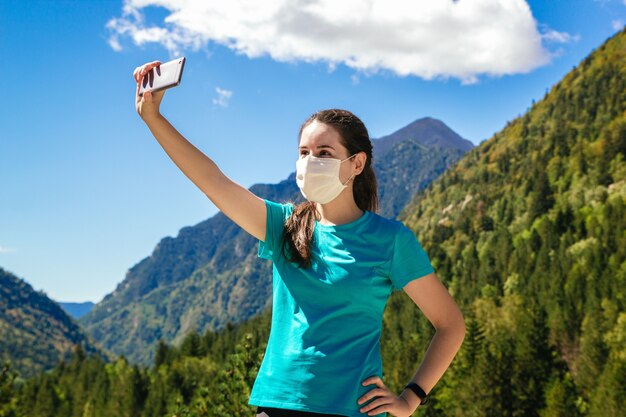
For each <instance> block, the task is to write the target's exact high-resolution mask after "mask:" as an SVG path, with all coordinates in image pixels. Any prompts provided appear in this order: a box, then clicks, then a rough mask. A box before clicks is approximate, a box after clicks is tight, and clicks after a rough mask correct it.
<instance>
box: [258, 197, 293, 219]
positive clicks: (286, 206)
mask: <svg viewBox="0 0 626 417" xmlns="http://www.w3.org/2000/svg"><path fill="white" fill-rule="evenodd" d="M263 201H265V205H266V207H267V208H268V209H269V210H271V211H274V212H280V213H282V216H283V218H287V217H289V216H290V215H291V213H292V212H293V209H294V204H293V203H292V202H291V201H287V202H280V201H275V200H270V199H268V198H263Z"/></svg>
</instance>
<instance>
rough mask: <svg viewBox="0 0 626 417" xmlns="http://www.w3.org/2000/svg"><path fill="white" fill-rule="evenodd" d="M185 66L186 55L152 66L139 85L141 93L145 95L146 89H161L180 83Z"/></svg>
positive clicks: (153, 90)
mask: <svg viewBox="0 0 626 417" xmlns="http://www.w3.org/2000/svg"><path fill="white" fill-rule="evenodd" d="M184 66H185V57H181V58H177V59H174V60H172V61H168V62H165V63H162V64H161V65H159V66H158V67H154V68H152V69H151V70H150V71H149V72H148V73H147V74H146V75H144V76H143V78H142V80H141V84H140V85H139V95H140V96H143V93H145V92H146V91H152V92H155V91H159V90H164V89H166V88H170V87H176V86H177V85H178V84H180V80H181V78H182V76H183V68H184Z"/></svg>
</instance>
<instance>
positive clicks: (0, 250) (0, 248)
mask: <svg viewBox="0 0 626 417" xmlns="http://www.w3.org/2000/svg"><path fill="white" fill-rule="evenodd" d="M9 252H15V249H13V248H7V247H6V246H0V253H9Z"/></svg>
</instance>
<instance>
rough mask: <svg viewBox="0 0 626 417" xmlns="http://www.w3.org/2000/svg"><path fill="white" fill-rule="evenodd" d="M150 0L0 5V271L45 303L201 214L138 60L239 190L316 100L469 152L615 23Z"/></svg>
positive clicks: (513, 14) (535, 5)
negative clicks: (144, 98)
mask: <svg viewBox="0 0 626 417" xmlns="http://www.w3.org/2000/svg"><path fill="white" fill-rule="evenodd" d="M154 3H157V2H155V1H150V0H145V1H142V2H137V3H136V4H135V3H133V2H130V3H124V2H122V1H103V0H98V1H87V0H84V1H61V0H57V1H31V0H28V1H24V0H17V1H13V0H0V53H1V56H2V57H4V58H3V61H2V65H0V68H1V69H0V91H2V95H3V97H2V100H0V201H1V203H0V266H1V267H3V268H5V269H7V270H9V271H11V272H13V273H14V274H16V275H17V276H19V277H22V278H24V279H25V280H26V281H27V282H29V283H30V284H31V285H33V287H34V288H35V289H37V290H43V291H44V292H45V293H46V294H48V296H50V297H51V298H53V299H55V300H57V301H88V300H89V301H93V302H97V301H100V300H101V299H102V298H103V297H104V296H105V295H106V294H107V293H109V292H111V291H113V290H114V289H115V287H116V285H117V284H118V283H119V282H120V281H122V280H123V279H124V276H125V274H126V272H127V270H128V269H129V268H130V267H132V266H133V265H134V264H135V263H137V262H139V261H140V260H141V259H143V258H144V257H146V256H149V255H150V254H151V252H152V250H153V248H154V247H155V245H156V244H157V243H158V241H159V240H160V239H161V238H163V237H165V236H176V235H177V234H178V231H179V230H180V229H181V228H182V227H185V226H190V225H194V224H197V223H199V222H201V221H203V220H205V219H207V218H209V217H211V216H213V215H214V214H215V213H216V212H217V209H216V207H215V206H214V205H213V204H212V203H211V202H210V201H209V200H208V199H207V198H206V197H205V196H204V194H202V192H201V191H200V190H199V189H197V188H196V187H195V185H193V183H191V182H190V181H189V180H188V179H187V178H186V177H185V176H184V174H183V173H182V172H181V171H180V170H179V169H178V168H177V167H176V166H175V165H174V164H173V163H172V161H171V160H170V159H169V158H168V156H167V155H166V154H165V152H164V151H163V150H162V148H161V147H160V146H159V145H158V143H157V142H156V140H155V139H154V138H153V137H152V135H151V134H150V132H149V130H148V128H147V127H146V126H145V125H144V124H143V122H142V121H141V119H140V118H139V117H138V116H137V114H136V112H135V107H134V105H135V103H134V93H135V84H134V81H133V79H132V72H133V70H134V69H135V67H137V66H139V65H141V64H143V63H145V62H148V61H152V60H160V61H162V62H165V61H166V60H168V59H170V58H174V57H176V56H177V55H178V54H180V55H184V56H186V57H187V65H186V68H185V73H184V76H183V81H182V83H181V85H180V86H179V87H177V88H175V89H172V90H169V91H168V92H166V94H165V96H164V100H163V103H162V105H161V111H162V113H163V115H164V116H165V117H166V118H168V120H170V122H171V123H172V124H173V125H174V126H175V127H176V128H177V129H178V130H179V131H180V132H181V133H182V134H183V135H184V136H185V137H187V139H189V140H190V141H191V142H192V143H194V144H195V145H196V146H197V147H198V148H199V149H201V150H202V151H203V152H205V153H206V154H207V155H208V156H209V157H211V158H212V159H213V160H214V161H215V162H216V163H217V164H218V165H219V166H220V168H221V169H222V171H224V172H225V173H226V175H228V176H229V177H230V178H232V179H233V180H234V181H236V182H238V183H240V184H242V185H244V186H246V187H249V186H251V185H253V184H255V183H276V182H278V181H281V180H283V179H284V178H286V177H287V176H288V175H289V173H290V172H292V171H294V170H295V160H296V158H297V149H296V147H297V138H296V135H297V131H298V128H299V125H300V123H301V122H302V121H303V120H304V119H306V117H308V115H309V114H311V113H312V112H314V111H315V110H318V109H321V108H328V107H343V108H347V109H350V110H351V111H353V112H354V113H356V114H357V115H359V116H360V117H361V118H362V119H363V120H364V122H365V123H366V125H367V126H368V128H369V131H370V135H371V136H372V137H374V138H376V137H380V136H384V135H386V134H389V133H392V132H393V131H394V130H397V129H399V128H401V127H403V126H405V125H406V124H408V123H410V122H412V121H414V120H416V119H419V118H422V117H427V116H429V117H434V118H437V119H440V120H442V121H443V122H444V123H446V124H447V125H448V126H450V128H452V129H453V130H455V131H456V132H457V133H459V134H460V135H461V136H463V137H464V138H467V139H469V140H471V141H472V142H473V143H474V144H479V143H480V142H481V141H483V140H485V139H488V138H489V137H491V135H492V134H493V133H495V132H497V131H499V130H500V129H502V128H503V127H504V126H505V124H506V122H507V121H508V120H512V119H513V118H515V117H517V116H518V115H520V114H523V113H524V112H525V111H526V109H527V108H528V107H529V106H530V105H531V102H532V100H533V99H534V100H540V99H541V98H542V97H543V95H544V94H545V92H546V89H549V88H550V87H551V86H552V85H553V84H555V83H556V82H558V81H559V80H560V79H561V78H562V77H563V76H564V75H565V74H566V73H567V72H568V71H570V70H571V69H572V67H573V66H575V65H577V64H578V63H579V62H580V61H581V60H582V59H583V58H584V57H585V56H587V55H588V54H589V53H590V52H591V51H592V50H593V49H594V48H596V47H598V46H599V45H601V44H602V43H603V42H604V41H605V40H606V39H607V38H608V37H610V36H612V35H613V34H614V33H615V32H616V31H618V30H621V29H622V27H623V25H624V23H625V22H626V0H602V1H600V0H599V1H594V0H551V1H536V0H533V1H529V2H524V1H523V0H510V1H501V2H498V1H494V0H474V2H473V3H474V4H472V2H470V1H469V0H460V1H458V2H457V4H456V6H455V7H457V9H454V10H453V9H446V8H447V7H450V5H451V4H452V2H449V3H450V5H448V4H447V3H445V4H444V2H443V1H442V2H440V3H438V2H430V5H429V2H425V1H415V2H412V3H411V6H410V8H411V10H408V9H407V10H405V8H407V7H409V6H408V4H409V3H407V2H403V1H400V0H396V1H393V2H391V1H390V2H388V3H385V4H386V6H385V8H384V9H380V8H377V7H380V4H382V3H380V2H377V1H376V0H371V1H365V0H363V1H362V2H361V3H366V4H367V5H369V6H371V8H370V9H368V10H369V11H363V10H361V9H360V8H359V7H356V6H355V5H356V3H355V4H352V3H351V2H347V1H346V3H341V2H334V3H333V2H328V1H323V0H321V1H320V2H313V3H311V2H309V3H308V4H309V6H310V7H309V6H307V7H309V8H307V9H306V10H304V8H303V7H301V2H300V1H295V0H294V1H292V2H284V1H278V0H277V1H267V2H263V4H264V5H265V9H264V10H263V11H258V10H252V11H247V10H246V9H237V7H238V6H237V4H238V3H240V2H238V1H234V0H233V1H232V2H221V3H228V4H229V5H230V6H228V7H223V6H220V5H217V2H216V5H215V6H210V7H208V6H205V7H204V8H200V9H198V8H194V6H193V3H194V2H190V3H191V6H186V7H179V5H178V4H176V2H174V1H172V0H161V1H160V2H159V3H160V4H162V5H165V6H166V7H158V6H154V5H153V4H154ZM203 3H205V4H207V3H210V2H203ZM361 3H359V4H361ZM332 4H335V5H337V4H342V5H343V6H341V7H343V8H344V9H345V10H339V11H337V10H330V9H331V8H333V7H335V8H336V7H337V6H332ZM433 4H438V6H437V7H435V6H432V5H433ZM503 4H504V6H503ZM143 5H146V6H145V7H144V6H143ZM233 5H234V6H233ZM348 6H350V7H352V6H354V9H350V8H347V9H346V7H348ZM444 6H445V7H444ZM341 7H340V8H341ZM442 7H443V9H442ZM525 7H526V8H528V7H529V8H530V14H525V13H524V8H525ZM372 10H373V11H374V12H372ZM452 11H454V14H453V13H452ZM457 11H458V13H457ZM270 12H274V13H275V15H271V16H270V15H268V13H270ZM263 13H265V14H263ZM361 13H363V14H361ZM259 16H260V17H259ZM413 16H418V17H415V18H414V17H413ZM425 17H427V18H428V19H426V18H425ZM337 19H338V20H337ZM420 19H421V20H420ZM424 19H426V20H424ZM533 34H535V35H536V36H535V38H533V36H532V35H533ZM529 39H534V41H530V40H529ZM220 92H221V93H220Z"/></svg>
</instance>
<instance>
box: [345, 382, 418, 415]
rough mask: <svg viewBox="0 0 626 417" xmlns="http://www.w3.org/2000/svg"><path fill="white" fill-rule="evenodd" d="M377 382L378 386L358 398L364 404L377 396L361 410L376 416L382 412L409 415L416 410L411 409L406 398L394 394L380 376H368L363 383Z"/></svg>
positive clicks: (360, 403)
mask: <svg viewBox="0 0 626 417" xmlns="http://www.w3.org/2000/svg"><path fill="white" fill-rule="evenodd" d="M372 384H376V388H372V389H371V390H369V391H368V392H366V393H365V395H363V396H362V397H361V398H359V399H358V401H357V402H358V404H359V405H362V404H364V403H365V402H367V401H368V400H371V399H372V398H376V399H375V400H374V401H372V402H370V403H369V404H367V405H365V406H362V407H361V408H360V409H359V411H360V412H362V413H364V415H365V414H367V415H368V416H374V415H376V414H380V413H389V414H391V415H392V416H396V417H409V416H410V415H411V414H413V412H414V411H415V410H411V408H410V406H409V404H408V403H407V402H406V400H405V399H404V398H403V397H401V396H398V395H396V394H394V393H393V392H391V391H390V390H389V388H387V386H386V385H385V383H384V382H383V380H382V379H381V378H380V377H379V376H371V377H369V378H366V379H365V380H364V381H363V382H362V385H372Z"/></svg>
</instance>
